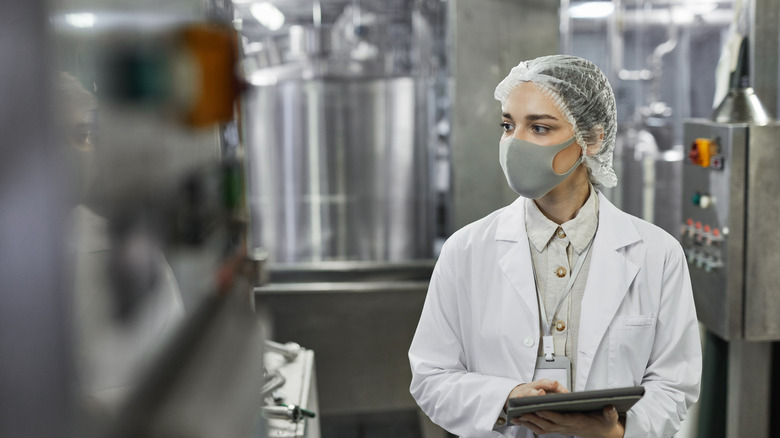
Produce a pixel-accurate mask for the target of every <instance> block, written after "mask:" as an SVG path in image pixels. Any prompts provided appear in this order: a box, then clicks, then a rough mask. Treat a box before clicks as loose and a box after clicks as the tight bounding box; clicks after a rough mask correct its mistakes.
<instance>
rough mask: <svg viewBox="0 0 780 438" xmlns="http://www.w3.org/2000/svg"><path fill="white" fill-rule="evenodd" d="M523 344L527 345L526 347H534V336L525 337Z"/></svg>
mask: <svg viewBox="0 0 780 438" xmlns="http://www.w3.org/2000/svg"><path fill="white" fill-rule="evenodd" d="M523 345H525V346H526V347H533V346H534V338H532V337H530V336H529V337H527V338H525V339H523Z"/></svg>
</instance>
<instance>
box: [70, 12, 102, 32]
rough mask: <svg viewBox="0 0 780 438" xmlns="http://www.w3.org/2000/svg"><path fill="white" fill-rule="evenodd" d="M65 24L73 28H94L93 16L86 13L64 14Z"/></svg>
mask: <svg viewBox="0 0 780 438" xmlns="http://www.w3.org/2000/svg"><path fill="white" fill-rule="evenodd" d="M65 22H66V23H68V24H70V25H71V26H73V27H79V28H87V27H93V26H95V14H90V13H88V12H84V13H77V14H65Z"/></svg>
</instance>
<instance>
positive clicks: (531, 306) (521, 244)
mask: <svg viewBox="0 0 780 438" xmlns="http://www.w3.org/2000/svg"><path fill="white" fill-rule="evenodd" d="M496 240H497V241H499V242H502V244H500V245H499V248H506V249H505V250H506V253H505V254H504V255H502V256H500V257H501V258H500V259H499V262H498V264H499V266H500V267H501V270H502V271H503V272H504V275H506V277H507V279H509V283H511V284H512V287H513V288H514V289H515V291H517V293H518V294H520V297H521V298H522V299H523V302H524V303H525V305H526V307H528V310H529V311H530V312H531V314H532V315H533V317H534V318H535V319H536V320H538V319H539V304H538V303H537V300H536V282H535V281H534V273H533V264H532V262H531V248H530V246H529V245H528V235H527V234H526V231H525V198H518V199H517V200H516V201H515V202H513V203H512V204H511V205H510V206H508V207H507V208H506V210H505V211H504V213H503V214H502V215H501V218H500V219H499V223H498V228H497V230H496Z"/></svg>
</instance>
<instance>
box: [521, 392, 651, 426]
mask: <svg viewBox="0 0 780 438" xmlns="http://www.w3.org/2000/svg"><path fill="white" fill-rule="evenodd" d="M644 393H645V388H643V387H641V386H630V387H627V388H614V389H598V390H595V391H582V392H568V393H565V394H557V393H556V394H546V395H537V396H531V397H521V398H511V399H509V406H508V408H507V412H506V413H507V417H509V418H514V417H519V416H521V415H523V414H527V413H529V412H537V411H552V412H562V413H571V412H582V413H585V412H595V411H601V410H602V409H604V407H606V406H609V405H614V406H615V409H617V411H618V413H619V414H624V413H625V412H626V411H628V410H629V409H631V406H634V403H636V402H637V401H639V399H640V398H642V396H643V395H644Z"/></svg>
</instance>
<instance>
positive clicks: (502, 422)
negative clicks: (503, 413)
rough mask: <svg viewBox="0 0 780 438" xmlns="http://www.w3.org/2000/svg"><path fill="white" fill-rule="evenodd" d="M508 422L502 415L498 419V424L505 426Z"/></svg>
mask: <svg viewBox="0 0 780 438" xmlns="http://www.w3.org/2000/svg"><path fill="white" fill-rule="evenodd" d="M505 424H506V420H505V419H503V418H502V417H499V418H498V420H496V426H503V425H505Z"/></svg>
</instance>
